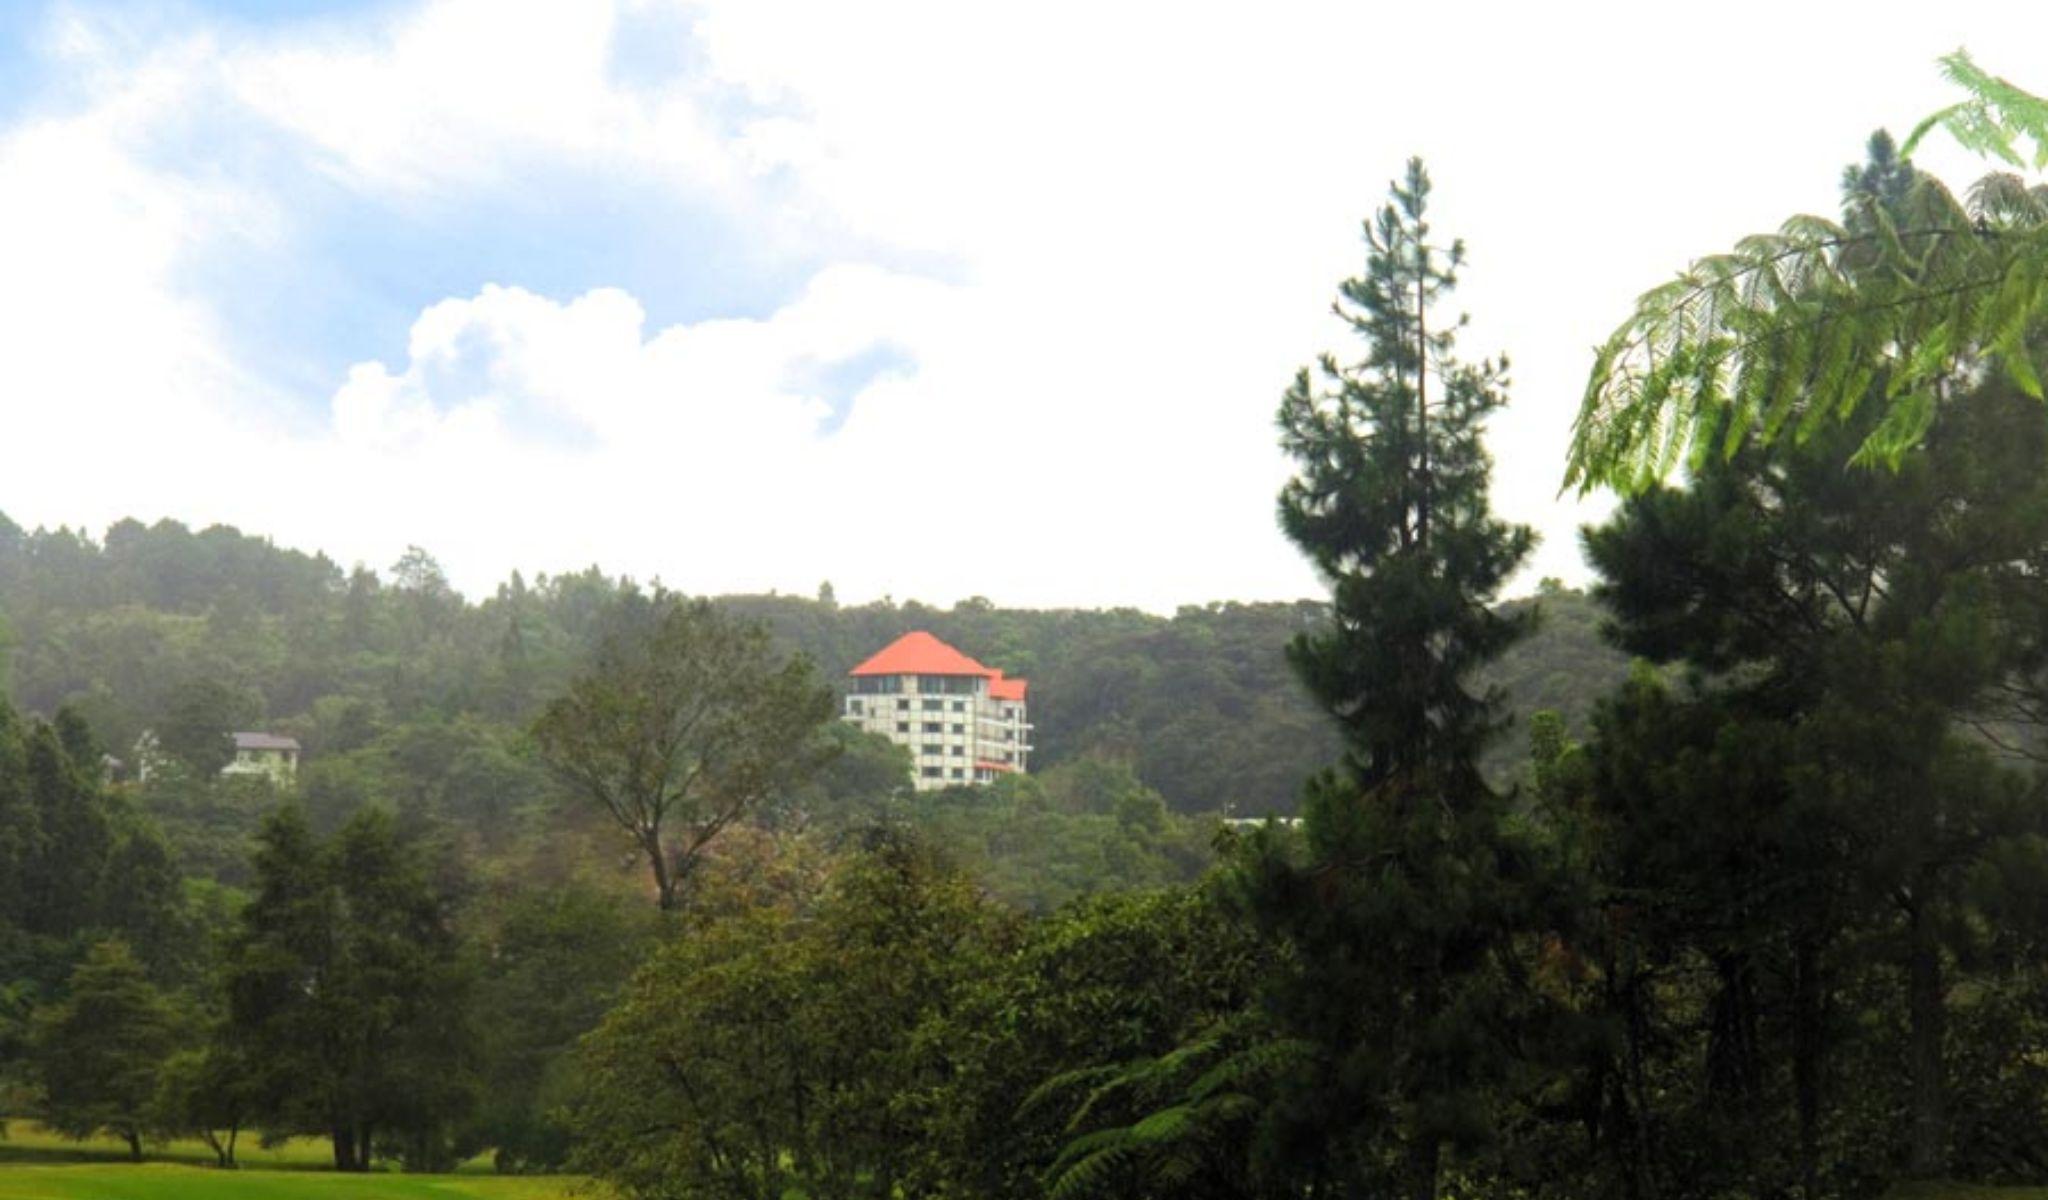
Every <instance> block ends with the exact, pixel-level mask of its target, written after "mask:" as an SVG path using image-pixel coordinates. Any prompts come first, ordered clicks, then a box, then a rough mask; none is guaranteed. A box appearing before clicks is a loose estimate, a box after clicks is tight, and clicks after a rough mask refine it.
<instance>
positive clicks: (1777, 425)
mask: <svg viewBox="0 0 2048 1200" xmlns="http://www.w3.org/2000/svg"><path fill="white" fill-rule="evenodd" d="M1942 63H1943V66H1944V69H1945V71H1946V73H1947V75H1948V77H1949V79H1950V80H1951V81H1953V82H1954V83H1956V84H1958V85H1959V86H1961V87H1962V88H1963V89H1964V91H1965V92H1966V93H1967V95H1966V97H1965V99H1963V100H1962V101H1961V102H1959V103H1957V104H1955V105H1953V106H1951V107H1949V108H1947V109H1944V110H1943V111H1941V112H1940V113H1937V114H1935V116H1933V117H1931V118H1929V120H1928V121H1926V122H1924V123H1922V125H1921V126H1920V128H1919V129H1917V130H1916V131H1915V132H1914V134H1913V136H1912V137H1910V138H1908V139H1907V140H1906V144H1905V147H1904V150H1903V151H1902V153H1901V155H1900V157H1901V158H1902V159H1903V158H1905V157H1907V156H1910V154H1911V153H1912V150H1913V148H1914V146H1915V145H1916V144H1917V142H1918V141H1919V140H1920V138H1921V137H1922V135H1924V134H1925V133H1927V132H1928V131H1929V130H1930V129H1932V128H1936V127H1939V128H1942V129H1945V130H1947V131H1948V132H1950V133H1952V134H1954V135H1955V136H1956V138H1957V140H1958V141H1960V142H1961V143H1962V144H1963V145H1964V146H1965V147H1966V148H1968V149H1971V150H1973V151H1975V152H1977V153H1978V154H1980V155H1983V156H1986V157H1990V158H1995V159H1998V160H2001V161H2002V162H2003V163H2005V164H2007V165H2008V166H2011V167H2013V168H2015V169H2025V168H2026V167H2027V166H2029V165H2031V166H2032V168H2033V169H2035V170H2039V169H2040V168H2042V167H2043V166H2048V100H2044V99H2043V98H2042V97H2040V96H2037V95H2033V94H2031V93H2029V92H2027V91H2024V90H2022V89H2020V88H2018V87H2015V86H2014V85H2012V84H2011V83H2008V82H2007V81H2005V80H2004V79H2000V78H1997V77H1995V76H1992V75H1990V74H1987V73H1986V72H1984V71H1983V70H1981V69H1979V68H1978V67H1977V65H1976V64H1975V63H1974V62H1972V61H1971V59H1970V58H1969V56H1968V55H1967V54H1965V53H1963V52H1961V51H1958V52H1956V53H1954V54H1951V55H1949V56H1947V57H1946V58H1944V59H1943V60H1942ZM2029 143H2031V150H2029ZM1851 182H1852V183H1854V184H1857V185H1858V186H1856V187H1854V188H1852V191H1851V197H1850V199H1851V205H1850V212H1849V213H1848V214H1847V217H1846V218H1845V219H1844V220H1842V221H1831V220H1828V219H1826V218H1823V217H1817V216H1797V217H1793V218H1792V219H1791V220H1789V221H1787V222H1786V223H1785V224H1784V226H1783V227H1782V228H1781V229H1780V230H1779V231H1778V232H1777V233H1775V234H1756V235H1752V236H1750V237H1747V238H1744V239H1743V240H1742V241H1741V242H1739V243H1737V244H1736V246H1735V248H1734V250H1732V251H1731V252H1728V253H1724V254H1717V255H1712V256H1710V257H1707V258H1704V259H1701V260H1699V261H1698V262H1696V263H1694V264H1693V265H1692V266H1691V268H1689V269H1688V270H1687V271H1685V272H1684V273H1682V274H1681V275H1679V277H1678V278H1677V279H1675V280H1673V281H1671V282H1670V283H1667V284H1665V285H1663V286H1661V287H1658V288H1654V289H1652V290H1651V291H1649V292H1647V293H1645V294H1644V295H1643V297H1642V298H1641V299H1640V300H1639V301H1637V303H1636V308H1635V311H1634V312H1633V313H1632V314H1630V316H1629V318H1628V319H1627V320H1626V321H1624V322H1623V323H1622V325H1621V327H1620V328H1619V329H1617V330H1615V332H1614V334H1613V336H1612V337H1610V338H1609V339H1608V341H1607V342H1606V344H1605V345H1603V346H1602V347H1601V348H1600V350H1599V352H1598V354H1597V356H1596V357H1595V360H1594V366H1593V371H1592V376H1591V379H1590V380H1589V382H1588V383H1587V386H1586V395H1585V399H1584V401H1583V403H1582V405H1581V407H1580V410H1579V418H1578V425H1577V430H1576V435H1575V437H1574V440H1573V443H1572V449H1571V458H1570V464H1569V468H1568V471H1567V475H1566V483H1567V484H1568V485H1569V484H1577V485H1579V486H1581V487H1593V486H1597V485H1600V484H1606V485H1609V486H1612V487H1615V488H1617V489H1620V490H1622V491H1625V492H1626V491H1636V490H1640V489H1642V488H1644V487H1646V486H1648V485H1649V484H1650V483H1652V482H1654V481H1655V480H1657V479H1659V478H1662V477H1663V476H1665V475H1667V474H1668V473H1669V472H1670V471H1671V469H1672V468H1673V467H1675V466H1676V465H1677V464H1678V463H1680V462H1681V461H1687V460H1690V461H1691V462H1692V463H1693V464H1694V465H1698V464H1699V463H1701V462H1702V461H1703V460H1704V459H1705V458H1706V457H1707V456H1709V455H1712V454H1716V453H1718V454H1721V455H1722V456H1724V457H1725V456H1727V455H1732V454H1733V453H1735V451H1736V450H1737V449H1738V448H1739V447H1741V446H1743V445H1744V444H1746V443H1748V442H1750V441H1752V440H1754V441H1759V442H1770V441H1773V440H1775V439H1777V438H1778V437H1779V436H1780V435H1781V434H1784V433H1788V432H1789V433H1792V434H1794V435H1795V436H1796V437H1797V438H1799V439H1802V440H1803V439H1804V438H1806V437H1808V436H1810V435H1811V434H1812V433H1813V432H1814V431H1815V430H1816V429H1818V428H1820V427H1822V426H1824V425H1826V424H1829V423H1831V422H1839V421H1841V420H1844V419H1845V418H1847V417H1848V416H1849V415H1850V414H1852V413H1854V412H1855V411H1856V409H1857V408H1858V406H1860V405H1862V404H1864V403H1876V404H1878V405H1880V407H1881V408H1882V415H1881V419H1880V420H1878V421H1875V422H1871V423H1866V425H1865V426H1864V428H1865V434H1864V437H1863V439H1862V441H1861V442H1860V443H1859V444H1858V445H1857V446H1856V447H1854V448H1853V451H1852V454H1853V457H1854V458H1856V459H1857V460H1859V461H1864V462H1885V463H1889V464H1893V465H1896V464H1897V462H1898V461H1899V459H1900V457H1901V456H1902V455H1903V454H1904V453H1905V452H1906V451H1907V450H1909V449H1911V448H1912V447H1913V446H1915V445H1918V444H1919V442H1920V440H1921V438H1922V437H1924V436H1925V435H1926V433H1927V430H1928V428H1929V425H1930V423H1931V422H1932V421H1933V419H1934V415H1935V413H1936V411H1937V410H1938V409H1939V408H1940V407H1941V405H1942V404H1943V403H1945V402H1946V401H1947V400H1948V399H1949V398H1950V397H1951V396H1952V395H1953V394H1954V393H1955V392H1956V390H1957V389H1958V388H1959V387H1966V386H1968V384H1969V382H1970V381H1971V380H1972V379H1973V377H1974V376H1975V375H1976V374H1978V373H1979V369H1980V367H1982V366H1984V365H1986V364H1991V365H1995V366H1996V368H1997V369H1999V370H2001V371H2002V372H2003V373H2004V374H2005V375H2006V377H2007V378H2008V379H2009V380H2011V382H2012V384H2013V386H2015V387H2016V388H2018V389H2019V390H2020V391H2022V392H2025V393H2026V394H2028V395H2030V396H2032V397H2034V398H2035V399H2037V400H2038V399H2041V398H2042V387H2041V381H2040V378H2039V374H2040V372H2039V368H2038V366H2037V365H2036V361H2035V360H2036V357H2037V355H2038V354H2039V350H2038V348H2037V347H2036V345H2035V344H2034V341H2033V338H2034V333H2035V330H2036V328H2037V326H2038V324H2039V321H2040V317H2041V314H2042V313H2043V312H2044V311H2048V188H2043V187H2040V186H2029V185H2028V184H2027V182H2026V181H2025V180H2024V179H2023V178H2022V177H2020V176H2018V175H2015V174H2005V173H1994V174H1991V175H1988V176H1986V177H1984V178H1983V179H1981V180H1979V181H1978V182H1977V183H1976V184H1975V185H1974V186H1973V187H1972V188H1971V189H1970V190H1969V192H1968V193H1967V196H1966V197H1965V198H1962V199H1959V198H1957V196H1956V195H1955V194H1954V193H1952V192H1951V191H1950V190H1949V189H1948V188H1947V187H1945V186H1943V185H1942V183H1941V182H1940V181H1939V180H1936V179H1934V178H1933V177H1931V176H1928V175H1925V174H1921V173H1919V172H1906V171H1894V170H1881V171H1880V172H1879V173H1877V174H1875V175H1872V176H1870V177H1868V178H1864V179H1860V180H1858V179H1852V181H1851ZM1873 386H1875V387H1876V388H1878V389H1879V390H1880V392H1881V394H1878V395H1872V394H1871V392H1872V389H1873Z"/></svg>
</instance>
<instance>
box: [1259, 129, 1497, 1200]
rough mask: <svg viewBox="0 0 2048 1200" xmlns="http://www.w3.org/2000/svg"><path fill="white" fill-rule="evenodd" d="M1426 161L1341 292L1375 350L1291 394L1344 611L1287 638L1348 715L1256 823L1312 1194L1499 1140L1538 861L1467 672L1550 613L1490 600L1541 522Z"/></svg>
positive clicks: (1263, 909)
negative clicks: (1530, 888) (1275, 817)
mask: <svg viewBox="0 0 2048 1200" xmlns="http://www.w3.org/2000/svg"><path fill="white" fill-rule="evenodd" d="M1429 192H1430V183H1429V176H1428V173H1427V172H1426V171H1425V170H1424V169H1423V165H1422V163H1421V161H1420V160H1411V161H1410V162H1409V164H1408V169H1407V172H1406V174H1405V176H1404V177H1403V178H1402V179H1401V180H1400V181H1398V182H1396V183H1395V184H1394V185H1393V188H1392V195H1391V200H1390V202H1389V203H1388V204H1387V205H1386V206H1385V207H1384V208H1382V209H1381V210H1380V211H1379V213H1378V214H1377V215H1376V216H1375V217H1374V219H1373V220H1371V221H1370V222H1368V223H1367V225H1366V228H1365V240H1366V246H1367V256H1366V267H1365V273H1364V274H1363V275H1361V276H1359V277H1358V278H1355V279H1351V280H1348V281H1346V282H1345V283H1344V284H1343V285H1342V286H1341V289H1340V298H1339V300H1338V301H1337V304H1336V311H1337V313H1338V315H1339V316H1341V317H1343V318H1344V319H1345V320H1346V321H1347V322H1348V323H1349V324H1350V325H1351V327H1352V328H1353V329H1354V330H1355V331H1356V332H1357V333H1358V334H1359V336H1360V338H1361V339H1362V340H1363V342H1364V344H1365V354H1364V357H1363V358H1362V359H1359V360H1357V361H1354V362H1340V361H1339V360H1337V359H1336V358H1334V357H1332V356H1325V357H1324V358H1323V360H1322V361H1321V363H1320V367H1319V370H1317V371H1315V372H1310V371H1308V370H1304V371H1302V372H1301V373H1300V374H1299V375H1298V376H1297V377H1296V379H1295V382H1294V385H1293V387H1292V388H1290V389H1289V390H1288V392H1287V394H1286V397H1285V399H1284V400H1283V402H1282V404H1281V407H1280V414H1279V425H1280V431H1281V437H1282V444H1283V445H1284V446H1285V448H1286V449H1287V451H1288V452H1289V454H1291V455H1292V456H1293V457H1294V459H1295V460H1296V461H1297V463H1298V474H1297V475H1296V476H1295V478H1294V479H1293V480H1291V481H1290V482H1289V483H1288V484H1287V486H1286V489H1285V490H1284V491H1283V492H1282V494H1281V497H1280V521H1281V524H1282V526H1283V528H1284V529H1285V530H1286V532H1287V534H1288V536H1289V537H1291V538H1292V539H1293V540H1294V541H1295V542H1296V543H1297V544H1298V545H1299V546H1300V547H1301V548H1302V550H1303V551H1304V552H1305V553H1307V554H1308V555H1309V557H1310V558H1311V559H1313V560H1314V562H1315V564H1316V566H1317V567H1318V569H1319V570H1320V571H1321V572H1322V574H1323V575H1324V577H1325V578H1326V579H1328V581H1329V583H1330V587H1331V592H1332V605H1331V612H1332V620H1331V622H1330V624H1329V626H1328V627H1327V629H1325V630H1323V631H1320V632H1317V633H1312V634H1304V635H1302V636H1300V637H1299V638H1297V639H1296V640H1295V642H1294V644H1293V645H1292V646H1291V647H1290V648H1289V657H1290V659H1291V661H1292V662H1293V664H1294V667H1295V669H1296V670H1297V672H1298V673H1299V674H1300V676H1301V678H1302V680H1303V682H1304V683H1305V684H1306V685H1307V687H1308V689H1309V691H1310V693H1311V694H1312V695H1313V696H1314V697H1315V699H1316V701H1317V702H1318V703H1319V704H1320V705H1321V706H1322V708H1323V709H1324V710H1325V711H1326V712H1327V713H1328V714H1329V715H1330V716H1331V718H1333V719H1334V720H1335V721H1336V722H1337V723H1338V724H1339V726H1340V727H1341V728H1342V730H1343V733H1344V737H1345V742H1346V753H1345V757H1344V761H1343V763H1342V764H1341V765H1340V766H1339V767H1337V768H1335V769H1331V770H1327V771H1325V772H1323V773H1322V774H1320V775H1318V776H1316V777H1315V778H1314V779H1312V780H1311V781H1310V782H1309V784H1308V786H1307V789H1306V792H1305V796H1304V805H1303V834H1304V836H1303V837H1301V838H1300V839H1298V840H1297V839H1290V838H1283V837H1281V836H1278V835H1275V834H1268V835H1266V836H1263V837H1261V838H1259V839H1256V840H1255V841H1254V843H1253V846H1252V848H1251V852H1250V853H1249V855H1248V856H1247V858H1246V860H1245V862H1244V863H1243V866H1242V867H1241V870H1240V874H1239V885H1240V888H1241V896H1242V899H1243V901H1244V903H1245V905H1246V908H1247V910H1248V911H1249V913H1250V914H1251V916H1252V918H1253V919H1254V920H1255V921H1256V922H1257V923H1258V924H1259V925H1260V926H1261V927H1262V929H1263V930H1264V931H1265V932H1267V933H1268V934H1269V935H1271V936H1274V937H1276V938H1277V939H1279V940H1281V941H1283V942H1284V943H1286V944H1287V945H1288V946H1289V947H1290V949H1291V950H1292V954H1291V955H1290V956H1289V961H1290V962H1291V963H1292V964H1293V965H1292V967H1291V969H1289V970H1287V971H1285V972H1282V973H1281V974H1280V975H1279V976H1278V977H1277V978H1276V980H1275V982H1274V984H1273V985H1272V987H1271V988H1270V989H1269V992H1268V995H1267V1002H1268V1011H1269V1015H1270V1017H1271V1019H1272V1021H1273V1023H1274V1025H1275V1027H1276V1028H1275V1031H1276V1032H1277V1033H1278V1034H1279V1035H1280V1036H1281V1037H1282V1038H1285V1039H1289V1040H1291V1041H1296V1042H1298V1043H1301V1044H1304V1045H1306V1046H1307V1047H1309V1048H1310V1051H1309V1053H1308V1054H1307V1056H1306V1059H1305V1061H1306V1064H1307V1065H1305V1066H1304V1067H1303V1068H1302V1070H1301V1071H1299V1072H1297V1073H1296V1074H1295V1075H1294V1076H1293V1077H1292V1078H1291V1080H1290V1082H1289V1083H1288V1084H1287V1085H1286V1087H1284V1088H1283V1092H1282V1094H1281V1095H1280V1096H1279V1097H1278V1098H1277V1100H1276V1102H1275V1104H1274V1106H1273V1107H1272V1109H1271V1110H1270V1112H1269V1121H1268V1133H1269V1135H1270V1141H1269V1146H1268V1150H1269V1152H1270V1154H1271V1158H1272V1161H1273V1162H1275V1163H1285V1164H1288V1173H1296V1172H1298V1173H1299V1174H1298V1182H1299V1183H1300V1184H1301V1185H1302V1186H1304V1187H1305V1188H1306V1189H1307V1190H1308V1191H1310V1192H1312V1193H1316V1194H1338V1195H1346V1194H1355V1193H1360V1192H1369V1193H1372V1194H1381V1193H1383V1192H1386V1191H1391V1190H1397V1189H1398V1191H1400V1192H1402V1193H1404V1194H1406V1195H1408V1196H1411V1197H1415V1198H1417V1200H1428V1198H1430V1197H1433V1196H1435V1195H1436V1194H1437V1191H1438V1187H1439V1181H1440V1179H1441V1178H1442V1176H1443V1174H1444V1169H1445V1162H1446V1160H1445V1151H1446V1150H1449V1151H1451V1152H1453V1153H1454V1154H1455V1153H1456V1152H1458V1151H1460V1150H1476V1149H1477V1148H1479V1147H1482V1146H1484V1145H1486V1144H1487V1143H1488V1142H1489V1141H1490V1140H1491V1134H1492V1130H1493V1124H1494V1119H1493V1115H1492V1101H1493V1097H1494V1096H1495V1094H1496V1088H1497V1084H1498V1081H1499V1080H1500V1079H1501V1078H1502V1077H1503V1075H1504V1073H1505V1072H1506V1071H1507V1069H1508V1065H1509V1064H1510V1063H1511V1062H1512V1061H1513V1059H1514V1051H1513V1048H1512V1046H1511V1044H1510V1043H1511V1039H1512V1033H1513V1028H1514V1023H1515V1022H1514V1010H1515V1008H1516V1006H1517V1004H1518V1003H1519V1001H1518V1000H1517V999H1516V998H1515V996H1514V994H1513V989H1512V988H1511V987H1510V986H1509V985H1508V983H1507V980H1508V979H1510V978H1511V977H1512V975H1513V972H1511V971H1508V970H1504V969H1503V965H1504V964H1503V961H1502V960H1503V956H1504V955H1507V954H1509V953H1511V952H1512V945H1511V940H1512V939H1511V935H1512V934H1513V933H1514V932H1515V931H1516V930H1518V929H1519V928H1522V927H1523V923H1524V921H1525V920H1526V918H1525V916H1524V914H1523V913H1522V912H1521V908H1522V907H1523V905H1524V903H1525V901H1524V899H1523V897H1524V895H1525V893H1526V889H1525V888H1524V887H1523V885H1522V883H1521V881H1520V878H1519V877H1520V876H1521V875H1522V874H1523V873H1524V870H1525V868H1524V866H1523V862H1524V859H1525V856H1524V855H1523V853H1522V851H1521V850H1520V848H1519V847H1518V846H1517V844H1516V843H1515V841H1514V840H1513V839H1512V838H1511V837H1510V836H1509V835H1508V833H1507V832H1506V827H1505V816H1506V813H1505V805H1504V803H1503V799H1502V797H1500V796H1499V795H1497V794H1496V793H1495V792H1494V791H1493V790H1492V789H1491V788H1489V787H1488V785H1487V783H1486V782H1485V780H1484V779H1483V778H1482V777H1481V775H1480V772H1479V768H1478V758H1479V754H1480V751H1481V750H1482V749H1483V748H1484V746H1485V745H1486V743H1487V741H1488V739H1489V738H1490V737H1492V736H1493V735H1494V734H1495V733H1497V732H1498V731H1499V729H1500V726H1501V724H1502V720H1501V716H1500V696H1499V695H1498V694H1497V693H1495V692H1489V691H1483V690H1480V689H1478V688H1477V687H1475V685H1474V684H1473V683H1472V682H1471V675H1472V672H1473V671H1474V670H1475V669H1476V668H1478V667H1480V666H1482V665H1484V664H1485V663H1487V662H1489V661H1491V660H1492V659H1494V658H1496V657H1498V656H1499V655H1500V654H1501V653H1502V652H1503V651H1505V650H1506V649H1507V648H1508V647H1509V646H1510V645H1511V644H1513V643H1514V641H1515V640H1516V639H1517V638H1519V637H1521V636H1522V635H1523V634H1525V633H1526V632H1528V630H1529V622H1528V619H1527V618H1526V617H1519V618H1515V617H1507V616H1503V615H1502V614H1500V613H1497V612H1495V611H1494V610H1493V609H1492V608H1491V607H1490V602H1491V601H1492V600H1493V599H1494V597H1495V595H1496V594H1497V592H1498V591H1499V589H1500V587H1501V584H1502V583H1503V581H1504V580H1505V579H1506V578H1507V576H1508V575H1509V574H1510V573H1511V572H1513V571H1514V570H1515V568H1516V567H1517V566H1518V565H1520V563H1521V562H1522V561H1523V559H1524V558H1525V557H1526V556H1527V555H1528V553H1529V550H1530V548H1531V547H1532V545H1533V543H1534V536H1533V535H1532V534H1531V532H1530V531H1529V529H1528V528H1527V527H1525V526H1520V525H1512V524H1508V523H1506V522H1503V521H1501V520H1499V519H1497V518H1496V517H1494V516H1493V514H1492V512H1491V511H1490V509H1489V507H1488V500H1487V484H1488V475H1489V472H1490V467H1491V463H1490V460H1489V458H1488V456H1487V454H1486V451H1485V449H1484V448H1483V446H1482V445H1481V441H1480V435H1481V430H1482V427H1483V425H1484V423H1485V421H1486V419H1487V417H1488V416H1490V415H1491V414H1492V413H1493V412H1494V411H1495V410H1497V409H1498V408H1499V407H1500V406H1501V404H1502V403H1503V400H1504V389H1505V386H1506V364H1505V362H1504V361H1492V360H1487V361H1480V362H1476V363H1467V362H1462V361H1460V360H1459V359H1458V357H1457V355H1456V347H1455V339H1456V335H1457V331H1458V329H1459V328H1460V327H1461V326H1462V325H1463V324H1464V323H1465V322H1464V318H1463V317H1462V316H1461V317H1458V318H1456V319H1455V320H1444V319H1442V318H1441V316H1440V315H1439V313H1438V311H1437V309H1438V307H1439V305H1440V304H1441V302H1442V301H1444V300H1445V298H1446V297H1447V296H1448V295H1449V293H1450V292H1451V290H1452V289H1453V288H1454V287H1455V286H1456V283H1457V271H1458V268H1459V267H1460V266H1461V265H1462V263H1463V260H1464V247H1463V244H1462V243H1459V242H1452V243H1451V244H1449V245H1448V246H1445V245H1443V244H1441V243H1438V242H1434V241H1432V240H1431V231H1430V227H1429V223H1428V221H1427V219H1426V211H1427V206H1428V200H1429Z"/></svg>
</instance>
